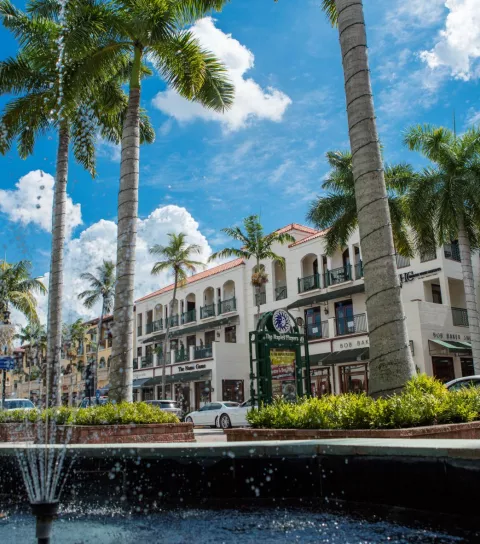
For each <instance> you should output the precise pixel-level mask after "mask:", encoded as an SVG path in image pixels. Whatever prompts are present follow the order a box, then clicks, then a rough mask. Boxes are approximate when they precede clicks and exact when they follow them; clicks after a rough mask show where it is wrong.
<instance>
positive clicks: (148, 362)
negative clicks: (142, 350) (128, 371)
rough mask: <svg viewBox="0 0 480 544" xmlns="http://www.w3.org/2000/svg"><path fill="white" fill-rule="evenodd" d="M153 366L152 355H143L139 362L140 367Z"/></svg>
mask: <svg viewBox="0 0 480 544" xmlns="http://www.w3.org/2000/svg"><path fill="white" fill-rule="evenodd" d="M151 366H153V355H145V356H144V357H142V359H141V362H140V368H149V367H151Z"/></svg>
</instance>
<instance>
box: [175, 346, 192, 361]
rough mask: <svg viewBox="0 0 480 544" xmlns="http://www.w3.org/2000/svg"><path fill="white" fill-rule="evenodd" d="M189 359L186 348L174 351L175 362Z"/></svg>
mask: <svg viewBox="0 0 480 544" xmlns="http://www.w3.org/2000/svg"><path fill="white" fill-rule="evenodd" d="M188 360H189V357H188V349H183V350H179V351H176V352H175V362H176V363H185V362H186V361H188Z"/></svg>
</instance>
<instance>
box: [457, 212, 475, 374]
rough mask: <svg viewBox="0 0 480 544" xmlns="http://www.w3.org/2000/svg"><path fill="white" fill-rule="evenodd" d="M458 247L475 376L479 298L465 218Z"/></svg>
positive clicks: (462, 220)
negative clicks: (476, 294) (476, 292)
mask: <svg viewBox="0 0 480 544" xmlns="http://www.w3.org/2000/svg"><path fill="white" fill-rule="evenodd" d="M458 247H459V250H460V260H461V263H462V274H463V285H464V289H465V301H466V303H467V315H468V328H469V329H470V339H471V344H472V357H473V368H474V374H480V326H479V319H478V308H477V298H476V296H475V282H474V279H473V268H472V253H471V248H470V240H469V239H468V234H467V231H466V229H465V223H464V219H463V217H462V216H461V217H459V219H458Z"/></svg>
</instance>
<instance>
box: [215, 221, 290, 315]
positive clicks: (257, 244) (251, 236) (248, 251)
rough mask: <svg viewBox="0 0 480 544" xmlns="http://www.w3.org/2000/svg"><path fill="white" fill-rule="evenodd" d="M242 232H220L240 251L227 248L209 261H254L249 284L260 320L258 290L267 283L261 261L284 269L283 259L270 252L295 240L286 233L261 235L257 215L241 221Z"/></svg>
mask: <svg viewBox="0 0 480 544" xmlns="http://www.w3.org/2000/svg"><path fill="white" fill-rule="evenodd" d="M243 226H244V229H245V230H244V231H242V230H241V229H240V228H239V227H233V228H231V227H227V228H225V229H222V232H224V233H225V234H227V235H228V236H230V238H233V239H234V240H236V241H237V242H240V244H241V245H242V247H241V248H240V249H238V248H234V247H229V248H225V249H222V250H221V251H217V252H216V253H213V254H212V255H211V257H210V261H212V260H213V259H217V258H220V259H228V258H229V257H240V258H243V259H246V260H247V261H248V260H249V259H254V260H255V266H254V267H253V270H252V277H251V283H252V285H253V286H254V287H255V291H256V302H257V319H259V318H260V296H259V295H260V289H261V288H262V286H263V285H265V284H266V283H267V282H268V275H267V274H266V272H265V269H264V268H263V267H262V264H261V261H263V260H265V259H271V260H273V261H278V262H279V264H280V266H281V267H282V268H285V258H284V257H281V256H280V255H277V254H276V253H274V251H272V246H273V244H287V243H293V242H295V238H294V237H293V236H292V235H291V234H288V233H287V232H284V233H280V232H272V233H270V234H264V233H263V227H262V224H261V223H260V218H259V217H258V215H250V216H248V217H246V218H245V219H244V220H243Z"/></svg>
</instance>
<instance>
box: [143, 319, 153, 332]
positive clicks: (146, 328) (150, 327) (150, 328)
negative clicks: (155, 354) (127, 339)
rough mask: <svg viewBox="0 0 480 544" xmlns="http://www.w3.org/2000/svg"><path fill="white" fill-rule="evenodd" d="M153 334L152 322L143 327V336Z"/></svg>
mask: <svg viewBox="0 0 480 544" xmlns="http://www.w3.org/2000/svg"><path fill="white" fill-rule="evenodd" d="M152 332H153V321H152V322H151V323H147V324H146V325H145V334H150V333H152Z"/></svg>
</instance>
